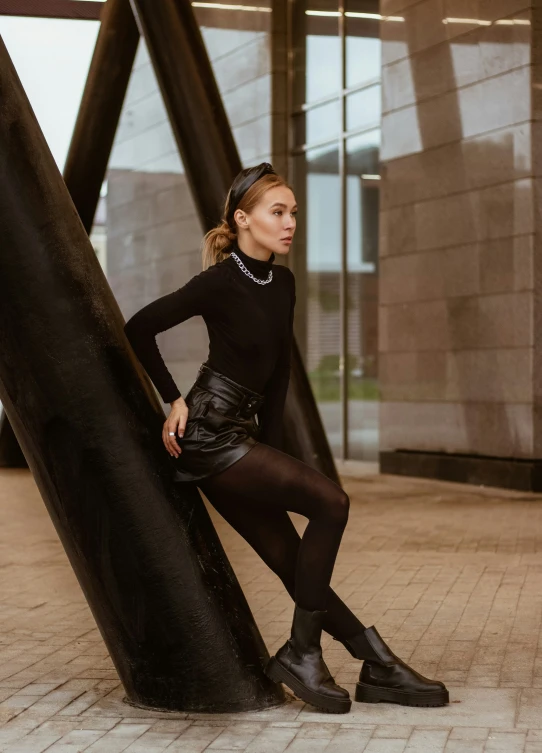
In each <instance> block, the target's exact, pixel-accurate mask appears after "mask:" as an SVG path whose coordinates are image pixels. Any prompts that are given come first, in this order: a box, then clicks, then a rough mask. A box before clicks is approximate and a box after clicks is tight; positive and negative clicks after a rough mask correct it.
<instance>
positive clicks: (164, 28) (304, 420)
mask: <svg viewBox="0 0 542 753" xmlns="http://www.w3.org/2000/svg"><path fill="white" fill-rule="evenodd" d="M130 2H131V3H132V7H133V9H134V13H135V15H136V19H137V22H138V24H139V27H140V31H141V34H142V35H144V37H145V40H146V42H147V47H148V49H149V54H150V57H151V60H152V63H153V66H154V70H155V73H156V77H157V79H158V83H159V85H160V89H161V91H162V96H163V98H164V102H165V105H166V108H167V111H168V114H169V119H170V121H171V126H172V128H173V132H174V134H175V139H176V141H177V146H178V148H179V152H180V154H181V157H182V160H183V164H184V168H185V170H186V175H187V178H188V181H189V183H190V186H191V188H192V195H193V197H194V202H195V204H196V207H197V208H198V212H199V216H200V220H201V224H202V227H203V229H204V230H205V231H207V230H210V229H211V228H212V227H214V226H215V225H216V224H217V222H218V221H219V220H220V217H221V214H222V208H223V206H224V201H225V199H226V194H227V192H228V189H229V187H230V185H231V183H232V181H233V179H234V177H235V176H236V174H237V173H238V172H239V170H241V168H242V165H241V161H240V159H239V154H238V152H237V147H236V145H235V141H234V138H233V134H232V131H231V127H230V124H229V121H228V118H227V115H226V111H225V109H224V105H223V103H222V98H221V96H220V92H219V90H218V86H217V83H216V80H215V77H214V73H213V69H212V66H211V62H210V60H209V56H208V55H207V50H206V48H205V43H204V41H203V38H202V36H201V32H200V29H199V26H198V23H197V21H196V18H195V16H194V11H193V9H192V5H191V3H190V0H162V1H161V2H160V3H156V0H130ZM292 362H293V368H292V374H291V381H292V385H291V390H290V391H291V392H292V394H293V395H295V403H292V399H291V398H290V399H289V400H288V403H287V406H286V410H285V429H286V430H287V429H288V427H289V426H292V425H293V423H294V422H295V423H297V424H298V425H299V426H298V430H297V431H296V433H295V435H290V437H289V439H288V446H289V451H290V453H291V454H292V455H294V456H295V457H298V458H300V459H302V460H304V461H305V462H307V463H308V464H309V465H311V466H313V467H314V468H317V469H318V470H320V471H321V472H322V473H325V474H326V475H328V476H330V477H331V478H332V479H333V480H334V481H338V475H337V471H336V469H335V463H334V461H333V456H332V454H331V450H330V448H329V444H328V441H327V437H326V435H325V433H324V430H323V427H322V422H321V420H320V416H319V414H318V409H317V407H316V403H315V401H314V398H313V395H312V393H311V391H310V384H309V382H308V379H307V377H306V374H305V368H304V365H303V362H302V360H301V357H300V354H299V350H298V348H297V346H294V348H293V352H292ZM307 390H308V391H307ZM292 406H293V407H294V408H295V416H293V415H292V414H291V412H290V411H291V409H292ZM305 441H306V442H309V444H308V445H307V444H305Z"/></svg>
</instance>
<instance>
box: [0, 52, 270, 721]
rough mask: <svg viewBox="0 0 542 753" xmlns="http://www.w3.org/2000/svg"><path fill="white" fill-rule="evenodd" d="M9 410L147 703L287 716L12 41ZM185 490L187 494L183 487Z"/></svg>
mask: <svg viewBox="0 0 542 753" xmlns="http://www.w3.org/2000/svg"><path fill="white" fill-rule="evenodd" d="M0 101H1V102H2V107H1V108H0V237H1V238H2V243H1V244H0V352H1V353H2V358H1V359H0V399H1V400H2V403H3V404H5V405H7V407H8V411H9V415H10V417H11V420H12V425H13V429H14V431H15V433H16V435H17V439H18V440H19V442H20V444H21V447H22V448H23V451H24V454H25V457H26V459H27V461H28V463H29V465H30V468H31V470H32V474H33V476H34V479H35V481H36V484H37V486H38V488H39V490H40V492H41V495H42V497H43V500H44V503H45V505H46V507H47V510H48V512H49V514H50V516H51V519H52V521H53V524H54V526H55V528H56V531H57V533H58V535H59V538H60V541H61V543H62V545H63V546H64V549H65V551H66V554H67V555H68V557H69V560H70V563H71V565H72V567H73V569H74V572H75V574H76V576H77V578H78V581H79V583H80V585H81V588H82V590H83V592H84V594H85V596H86V598H87V600H88V603H89V606H90V608H91V610H92V612H93V615H94V617H95V619H96V622H97V624H98V627H99V629H100V631H101V633H102V636H103V638H104V641H105V643H106V646H107V648H108V650H109V652H110V654H111V658H112V659H113V662H114V664H115V667H116V669H117V671H118V673H119V676H120V678H121V680H122V683H123V685H124V689H125V690H126V700H127V701H128V702H129V703H131V704H133V705H136V706H142V707H145V708H149V707H150V708H154V709H157V708H158V709H166V710H167V709H169V710H180V711H205V712H211V713H213V712H215V713H216V712H233V711H249V710H255V709H261V708H266V707H269V706H274V705H277V704H278V703H280V702H282V701H283V700H284V694H283V691H282V687H281V686H280V685H276V684H275V683H272V682H271V681H270V680H269V679H268V678H267V677H266V676H265V674H264V672H263V664H264V663H265V662H266V660H267V659H268V653H267V651H266V648H265V645H264V644H263V641H262V639H261V636H260V634H259V632H258V630H257V627H256V625H255V623H254V620H253V618H252V614H251V612H250V609H249V607H248V604H247V602H246V599H245V597H244V595H243V593H242V591H241V589H240V587H239V584H238V582H237V580H236V578H235V575H234V573H233V571H232V569H231V567H230V565H229V563H228V560H227V558H226V556H225V554H224V550H223V549H222V546H221V544H220V541H219V539H218V537H217V535H216V532H215V530H214V528H213V525H212V523H211V520H210V518H209V515H208V513H207V511H206V509H205V506H204V505H203V502H202V500H201V499H200V497H199V494H198V493H197V490H196V488H195V487H191V488H187V487H190V485H186V484H185V485H181V484H176V483H175V481H174V474H173V469H172V466H171V463H170V458H169V456H168V455H167V453H165V452H164V446H163V444H162V439H161V427H162V425H163V422H164V414H163V411H162V409H161V406H160V404H159V401H158V399H157V397H156V394H155V393H154V390H153V389H152V388H151V385H150V383H149V381H148V379H146V378H144V374H143V370H142V369H141V366H140V365H139V363H138V361H137V359H136V357H135V356H134V354H133V352H132V351H131V349H130V348H129V346H128V343H127V341H126V338H125V336H124V332H123V323H124V320H123V317H122V314H121V312H120V310H119V308H118V305H117V302H116V300H115V298H114V296H113V293H112V291H111V288H110V287H109V285H108V284H107V280H106V278H105V276H104V274H103V271H102V269H101V267H100V264H99V262H98V259H97V258H96V254H95V253H94V249H93V248H92V245H91V243H90V241H89V238H88V235H87V233H86V232H85V230H84V228H83V225H82V224H81V221H80V219H79V216H78V214H77V212H76V211H75V208H74V205H73V202H72V200H71V198H70V194H69V192H68V190H67V188H66V185H65V183H64V181H63V180H62V176H61V175H60V173H59V171H58V168H57V166H56V164H55V161H54V159H53V156H52V155H51V152H50V151H49V149H48V146H47V143H46V141H45V138H44V137H43V133H42V132H41V130H40V127H39V125H38V122H37V120H36V118H35V115H34V113H33V111H32V108H31V107H30V104H29V102H28V99H27V97H26V95H25V93H24V90H23V87H22V85H21V82H20V81H19V78H18V76H17V73H16V71H15V69H14V67H13V64H12V62H11V60H10V58H9V55H8V52H7V50H6V47H5V45H4V43H3V41H2V39H1V38H0ZM181 486H183V488H182V489H181Z"/></svg>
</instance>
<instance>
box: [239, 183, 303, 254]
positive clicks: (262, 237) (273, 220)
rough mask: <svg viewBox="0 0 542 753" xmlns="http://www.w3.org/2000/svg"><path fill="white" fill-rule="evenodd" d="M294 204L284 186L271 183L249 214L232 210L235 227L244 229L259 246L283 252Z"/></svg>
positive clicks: (287, 243) (292, 229)
mask: <svg viewBox="0 0 542 753" xmlns="http://www.w3.org/2000/svg"><path fill="white" fill-rule="evenodd" d="M296 214H297V204H296V201H295V196H294V194H293V193H292V191H291V190H290V189H289V188H287V187H286V186H275V188H270V189H269V190H268V191H266V192H265V193H264V195H263V196H262V198H261V199H260V201H259V202H258V204H256V206H255V207H254V209H253V210H252V211H251V212H250V214H248V213H246V212H243V211H242V210H236V212H235V215H236V217H235V218H236V220H237V223H238V226H239V230H240V232H242V233H245V235H246V233H248V234H250V236H251V241H252V242H253V243H254V244H255V245H256V246H259V247H260V248H265V249H268V250H269V251H270V252H271V251H273V252H274V253H275V254H287V253H288V250H289V248H290V244H291V243H292V240H293V237H294V233H295V226H296Z"/></svg>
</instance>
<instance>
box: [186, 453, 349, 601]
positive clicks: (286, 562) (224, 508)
mask: <svg viewBox="0 0 542 753" xmlns="http://www.w3.org/2000/svg"><path fill="white" fill-rule="evenodd" d="M198 486H199V487H200V488H201V489H202V491H203V493H204V494H205V495H206V496H207V497H208V498H209V501H210V502H211V503H212V504H213V505H214V506H215V507H216V508H217V510H218V511H219V512H221V513H224V517H225V518H226V519H227V520H229V521H230V522H231V524H232V526H233V527H234V528H236V530H238V531H239V532H240V533H241V535H242V536H244V537H245V538H246V539H247V541H248V542H249V543H250V544H251V546H253V547H254V549H256V551H257V552H258V553H259V554H260V556H261V557H262V558H263V559H264V561H265V562H267V563H268V564H269V566H270V567H271V568H272V569H273V570H274V571H275V572H277V574H279V577H284V579H285V580H286V581H287V584H288V585H287V588H288V589H289V590H290V592H292V591H293V596H294V598H295V601H296V604H299V605H300V606H301V607H302V608H303V609H307V610H325V609H327V605H328V596H329V590H330V589H329V582H330V580H331V575H332V572H333V567H334V564H335V559H336V556H337V551H338V549H339V545H340V542H341V538H342V535H343V532H344V528H345V526H346V522H347V520H348V511H349V499H348V495H347V494H346V492H344V491H343V489H341V487H340V486H338V485H337V484H335V483H334V482H333V481H331V480H330V479H328V478H327V477H326V476H324V475H323V474H322V473H320V472H319V471H316V470H314V469H313V468H311V467H310V466H308V465H306V464H305V463H302V462H301V461H299V460H297V459H296V458H293V457H291V456H290V455H287V454H286V453H284V452H281V451H280V450H276V449H274V448H273V447H269V446H268V445H266V444H263V443H258V444H257V445H256V446H255V447H253V449H252V450H250V452H248V453H247V454H246V455H245V456H244V457H242V458H241V459H240V460H238V461H237V462H236V463H234V464H233V465H231V466H230V467H229V468H226V470H224V471H222V472H221V473H218V474H216V475H214V476H210V477H208V478H206V479H203V480H202V481H200V482H198ZM287 511H292V512H297V513H300V514H301V515H304V516H306V517H307V518H308V519H309V522H308V525H307V527H306V529H305V532H304V534H303V537H302V538H301V539H299V536H298V534H297V532H296V531H295V528H294V526H293V524H292V523H291V521H290V520H289V518H288V516H287ZM261 518H263V526H262V524H260V520H261ZM267 521H269V523H270V524H273V528H274V532H275V533H274V534H273V532H272V531H271V527H270V526H269V527H267V525H266V524H267ZM279 521H280V523H279ZM287 521H289V523H290V526H289V530H288V531H287V532H286V522H287ZM283 533H285V534H286V535H287V541H286V542H280V541H279V540H278V537H279V536H281V535H282V534H283ZM268 536H269V538H270V540H269V541H266V538H267V537H268ZM294 563H295V564H294ZM279 570H280V573H279V572H278V571H279ZM285 585H286V583H285Z"/></svg>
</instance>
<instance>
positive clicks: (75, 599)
mask: <svg viewBox="0 0 542 753" xmlns="http://www.w3.org/2000/svg"><path fill="white" fill-rule="evenodd" d="M345 488H346V490H347V492H348V493H349V495H350V499H351V502H352V506H351V513H350V518H349V523H348V526H347V530H346V532H345V535H344V537H343V541H342V544H341V549H340V552H339V556H338V558H337V564H336V567H335V570H334V574H333V581H332V585H333V586H334V588H335V589H336V590H337V592H338V593H339V595H341V596H342V597H343V598H344V599H345V600H346V601H347V603H348V604H349V605H350V607H351V608H352V609H353V610H354V611H355V612H356V613H358V614H359V615H360V617H361V618H362V619H363V621H364V622H365V623H366V624H373V623H374V624H376V625H377V627H378V629H379V631H380V632H381V634H382V635H383V636H384V638H385V640H387V641H388V642H389V643H390V645H391V647H392V648H393V650H395V651H396V652H397V653H398V654H400V655H401V656H402V658H404V659H405V660H406V661H408V662H410V663H412V665H413V666H414V667H415V668H416V669H418V670H419V671H422V672H424V673H425V674H429V675H430V676H433V677H436V678H438V679H442V680H444V681H445V682H447V683H448V685H449V688H450V690H451V700H452V703H451V704H450V705H449V706H448V707H445V708H440V709H423V708H409V707H402V706H396V705H393V704H378V705H371V704H358V703H353V706H352V711H351V713H350V714H348V715H342V714H341V715H334V714H331V715H330V714H322V713H319V712H318V711H316V710H315V709H314V708H313V707H311V706H308V705H306V704H304V703H303V702H302V701H300V700H298V699H295V697H294V696H293V695H292V694H291V693H289V692H288V697H289V699H290V700H289V702H288V703H286V704H285V705H284V706H281V707H278V708H274V709H269V710H266V711H261V712H250V713H245V714H243V713H237V714H224V715H221V714H187V713H183V712H158V711H153V710H149V709H142V708H139V707H134V706H131V705H130V704H127V703H126V702H124V700H123V698H124V695H125V693H124V689H123V688H122V685H121V684H120V681H119V678H118V676H117V673H116V671H115V668H114V665H113V662H112V660H111V657H110V656H109V655H108V653H107V650H106V648H105V645H104V643H103V640H102V638H101V634H100V632H99V630H98V629H97V626H96V624H95V622H94V619H93V617H92V614H91V612H90V610H89V608H88V605H87V604H86V602H85V600H84V597H83V595H82V593H81V589H80V586H79V584H78V582H77V579H76V578H75V576H74V574H73V572H72V571H71V569H70V566H69V563H68V560H67V558H66V556H65V553H64V552H63V550H62V547H61V546H60V543H59V542H58V537H57V536H56V532H55V531H54V528H53V526H52V523H51V521H50V520H49V518H48V517H47V514H46V512H45V508H44V505H43V502H42V501H41V498H40V496H39V493H38V492H37V489H36V487H35V484H34V482H33V479H32V476H31V474H29V472H27V471H25V470H16V471H11V470H9V469H0V504H1V505H2V509H3V511H4V513H5V515H4V519H5V521H6V525H5V526H4V527H3V529H2V531H0V594H1V596H0V753H5V751H10V753H27V752H28V753H39V752H40V751H41V750H45V749H48V750H49V751H51V753H79V748H81V749H82V748H83V746H86V751H90V753H120V751H126V753H143V752H144V753H161V751H163V750H167V751H168V753H203V751H205V750H209V751H210V752H211V751H212V753H226V752H229V753H233V752H234V751H236V752H237V753H239V751H241V750H243V751H248V753H284V751H286V750H287V751H288V753H305V751H307V752H309V753H319V751H320V750H322V751H325V752H326V753H364V752H368V753H396V752H397V753H490V752H492V751H495V752H496V751H507V753H519V752H521V753H542V641H541V640H540V621H541V616H542V561H541V560H540V553H542V505H540V501H541V500H542V497H540V495H528V494H517V493H514V492H510V493H509V492H505V491H501V490H488V489H481V488H476V487H468V486H458V485H454V484H443V483H436V482H430V481H425V480H421V479H407V478H399V477H384V476H371V477H364V478H361V479H356V478H353V477H350V478H347V479H346V478H345ZM209 511H210V514H211V517H212V519H213V522H214V523H215V525H216V527H217V530H218V532H219V535H220V537H221V539H222V541H223V543H224V546H225V549H226V551H227V553H228V556H229V558H230V561H231V562H232V565H233V567H234V569H235V572H236V573H237V575H238V577H239V580H240V582H241V585H242V587H243V589H244V591H245V593H246V595H247V599H248V601H249V604H250V606H251V609H252V611H253V613H254V616H255V619H256V621H257V623H258V626H259V628H260V630H261V632H262V635H263V637H264V640H265V641H266V643H267V646H268V649H269V650H270V652H271V653H272V652H273V651H274V650H276V648H278V647H279V646H280V645H282V643H283V642H284V641H285V640H286V638H287V637H288V635H289V630H290V626H291V618H292V613H293V603H292V601H291V599H290V597H289V596H288V594H287V593H286V591H285V589H284V587H283V586H282V584H281V582H280V581H279V579H278V578H277V577H276V576H275V575H274V574H273V573H271V572H270V571H269V570H268V568H266V566H265V565H264V564H263V562H262V561H261V560H260V559H259V558H258V557H257V555H255V553H254V552H253V551H252V550H251V549H250V547H248V545H247V544H246V542H245V541H244V539H242V537H240V536H239V535H238V534H236V533H235V532H234V531H233V530H232V529H231V528H230V527H229V526H228V525H227V524H226V523H225V522H224V521H223V519H222V518H221V517H220V516H219V515H218V514H217V513H216V512H215V511H214V510H213V509H212V508H211V507H209ZM292 520H293V521H294V525H295V526H296V527H297V528H298V530H299V531H300V533H302V531H303V530H304V527H305V525H306V519H304V518H302V517H301V516H296V515H295V514H292ZM14 542H16V546H14ZM322 644H323V647H324V656H325V658H326V661H327V663H328V666H329V667H330V669H331V670H332V672H333V674H334V675H335V677H336V678H337V680H339V681H340V682H341V683H342V684H343V686H344V687H346V688H347V689H348V690H349V691H350V693H351V694H352V695H353V693H354V689H355V681H356V679H357V675H358V673H359V669H360V667H361V663H360V662H358V661H356V660H354V659H353V658H352V657H351V656H350V654H348V652H347V651H346V650H345V649H344V648H343V647H342V646H341V644H339V643H338V642H337V641H333V640H332V639H331V637H330V636H328V635H327V634H324V636H323V640H322ZM516 712H517V718H516ZM44 745H45V746H46V748H43V746H44Z"/></svg>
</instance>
